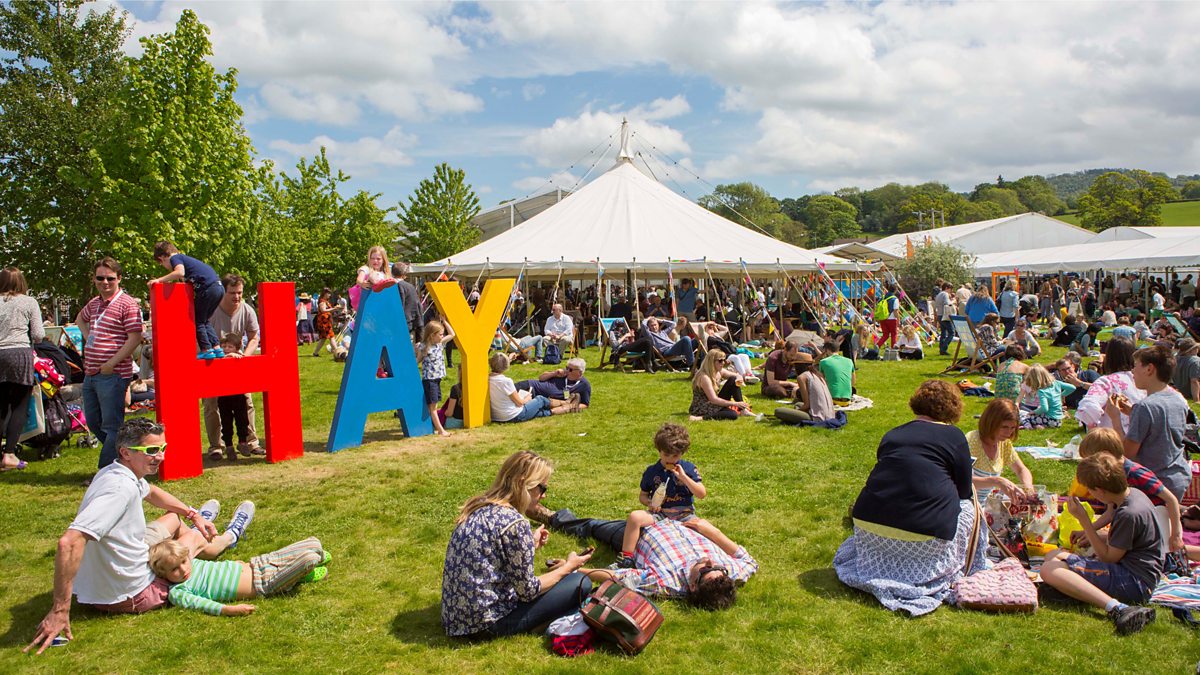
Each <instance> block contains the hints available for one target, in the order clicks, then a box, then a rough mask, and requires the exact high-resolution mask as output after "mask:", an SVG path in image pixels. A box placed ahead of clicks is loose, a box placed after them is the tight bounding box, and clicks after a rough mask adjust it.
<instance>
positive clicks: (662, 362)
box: [617, 317, 696, 373]
mask: <svg viewBox="0 0 1200 675" xmlns="http://www.w3.org/2000/svg"><path fill="white" fill-rule="evenodd" d="M650 318H652V317H646V318H645V319H642V326H645V325H646V321H647V320H649V319H650ZM656 318H658V319H659V321H664V319H662V318H661V317H656ZM665 320H666V321H668V322H669V321H670V319H665ZM689 337H690V336H689ZM650 358H652V359H654V367H655V368H659V367H661V368H664V369H666V370H667V371H668V372H672V373H678V372H680V371H683V370H695V368H696V360H695V359H692V367H691V368H690V369H689V368H679V367H677V366H676V362H677V361H681V360H683V357H682V356H675V357H672V358H670V359H668V358H667V357H666V356H664V355H663V353H662V352H661V351H659V349H658V347H655V346H654V345H653V344H651V345H650ZM617 365H618V366H620V365H621V364H620V363H619V362H618V364H617Z"/></svg>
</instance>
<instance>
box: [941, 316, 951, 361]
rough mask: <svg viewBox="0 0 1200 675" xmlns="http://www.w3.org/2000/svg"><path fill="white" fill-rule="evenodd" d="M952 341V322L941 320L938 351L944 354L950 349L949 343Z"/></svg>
mask: <svg viewBox="0 0 1200 675" xmlns="http://www.w3.org/2000/svg"><path fill="white" fill-rule="evenodd" d="M951 342H954V322H953V321H943V322H942V332H941V335H939V336H938V353H939V354H946V353H948V352H949V351H950V343H951Z"/></svg>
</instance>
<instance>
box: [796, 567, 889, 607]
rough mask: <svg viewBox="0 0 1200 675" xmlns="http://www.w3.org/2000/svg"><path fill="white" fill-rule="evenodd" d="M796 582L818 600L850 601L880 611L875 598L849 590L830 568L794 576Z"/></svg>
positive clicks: (861, 592) (853, 589)
mask: <svg viewBox="0 0 1200 675" xmlns="http://www.w3.org/2000/svg"><path fill="white" fill-rule="evenodd" d="M796 581H797V582H799V584H800V588H803V589H804V590H806V591H808V592H809V593H812V594H813V595H814V596H816V597H818V598H823V599H826V600H833V599H837V600H851V601H854V602H857V603H858V604H860V605H863V606H865V607H873V608H876V609H882V606H881V605H880V604H879V601H878V600H876V599H875V596H873V595H871V594H870V593H867V592H866V591H860V590H858V589H856V588H850V587H849V586H847V585H845V584H843V583H842V582H841V581H840V580H838V578H837V573H836V572H834V571H833V568H832V567H818V568H816V569H811V570H807V571H804V572H801V573H800V574H797V575H796Z"/></svg>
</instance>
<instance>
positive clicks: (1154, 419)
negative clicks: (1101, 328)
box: [1105, 345, 1192, 499]
mask: <svg viewBox="0 0 1200 675" xmlns="http://www.w3.org/2000/svg"><path fill="white" fill-rule="evenodd" d="M1133 364H1134V365H1133V384H1134V386H1136V387H1137V388H1138V389H1145V390H1146V392H1147V394H1148V395H1147V396H1146V398H1144V399H1142V400H1141V401H1139V402H1138V403H1137V404H1136V405H1132V406H1131V405H1130V404H1129V400H1128V399H1126V398H1124V397H1120V396H1115V397H1114V398H1113V399H1111V400H1110V401H1109V404H1108V405H1107V406H1106V407H1105V410H1106V412H1108V415H1109V417H1110V418H1111V419H1113V420H1114V422H1113V427H1114V429H1115V430H1116V431H1117V433H1118V434H1120V433H1121V425H1120V424H1119V422H1120V415H1121V413H1125V414H1126V415H1129V429H1128V431H1126V432H1125V433H1124V435H1123V441H1124V443H1125V456H1126V457H1128V458H1129V459H1132V460H1133V461H1135V462H1137V463H1138V464H1141V465H1142V466H1144V467H1146V468H1147V469H1150V470H1151V471H1153V472H1154V475H1156V476H1158V479H1159V480H1161V481H1162V482H1163V484H1164V485H1166V486H1167V489H1168V490H1170V491H1171V494H1173V495H1175V498H1176V499H1183V493H1184V492H1186V491H1187V488H1188V485H1189V484H1190V483H1191V481H1192V469H1191V465H1190V464H1189V463H1188V460H1187V454H1186V453H1185V452H1184V451H1183V428H1184V425H1185V424H1186V423H1187V413H1188V405H1187V401H1185V400H1184V399H1183V397H1182V396H1181V395H1180V394H1179V392H1177V391H1175V390H1174V389H1171V388H1170V387H1169V386H1167V383H1168V382H1169V381H1170V379H1171V373H1172V372H1173V371H1174V369H1175V356H1174V355H1173V354H1171V350H1170V349H1167V348H1166V347H1163V346H1159V345H1155V346H1152V347H1143V348H1142V349H1139V350H1137V351H1136V352H1134V353H1133Z"/></svg>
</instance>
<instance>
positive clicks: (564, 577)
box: [442, 450, 592, 637]
mask: <svg viewBox="0 0 1200 675" xmlns="http://www.w3.org/2000/svg"><path fill="white" fill-rule="evenodd" d="M551 472H552V469H551V468H550V463H549V462H547V461H546V460H545V459H543V458H542V457H540V456H539V455H537V454H536V453H533V452H530V451H528V450H525V451H522V452H518V453H515V454H513V455H512V456H511V457H509V458H508V459H507V460H505V461H504V465H503V466H501V467H500V473H499V474H497V475H496V481H495V482H494V483H492V487H491V488H490V489H488V491H487V492H485V493H483V494H482V495H478V496H475V497H472V498H470V499H468V500H467V503H466V504H463V507H462V512H461V513H460V514H459V516H458V520H457V522H456V527H455V528H454V533H453V534H452V535H450V544H449V546H447V547H446V566H445V568H444V569H443V571H442V626H444V627H445V629H446V634H447V635H449V636H451V637H460V636H476V637H495V636H500V635H514V634H516V633H523V632H526V631H530V630H534V629H536V628H538V627H539V626H542V625H543V624H546V623H548V622H550V621H553V620H555V619H557V618H559V617H563V616H566V615H568V614H571V613H573V612H575V611H577V610H578V609H579V600H580V594H581V593H582V594H584V595H586V594H588V593H590V592H591V589H592V584H591V581H589V580H588V578H587V576H585V575H584V574H582V573H580V572H577V571H576V570H578V569H579V568H580V567H582V566H583V565H584V563H586V562H587V561H588V558H590V557H591V554H590V553H589V554H587V555H578V554H576V553H574V552H572V553H571V554H570V555H569V556H567V561H566V563H565V564H563V565H560V566H558V567H556V568H555V569H554V570H551V571H549V572H547V573H545V574H543V575H541V576H540V577H539V576H534V573H533V554H534V550H536V549H538V548H540V547H541V546H542V545H543V544H545V543H546V540H547V539H549V537H550V533H549V532H547V531H546V528H545V527H543V526H539V527H538V528H537V530H530V528H529V521H527V520H525V517H524V516H523V515H522V514H524V513H528V512H530V509H532V508H534V507H536V506H537V504H538V502H540V501H541V500H542V497H544V496H545V494H546V490H547V485H546V483H547V481H549V480H550V474H551Z"/></svg>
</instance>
